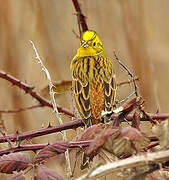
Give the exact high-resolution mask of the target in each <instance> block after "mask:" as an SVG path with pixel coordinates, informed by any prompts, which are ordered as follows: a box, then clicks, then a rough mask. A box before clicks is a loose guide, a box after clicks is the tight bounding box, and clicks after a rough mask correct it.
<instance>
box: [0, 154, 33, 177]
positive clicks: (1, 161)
mask: <svg viewBox="0 0 169 180" xmlns="http://www.w3.org/2000/svg"><path fill="white" fill-rule="evenodd" d="M29 162H30V161H29V157H28V155H27V154H25V153H20V152H19V153H11V154H8V155H3V156H2V157H1V158H0V172H1V173H7V174H11V173H12V172H13V171H17V172H19V171H20V170H24V169H26V168H27V167H28V166H29Z"/></svg>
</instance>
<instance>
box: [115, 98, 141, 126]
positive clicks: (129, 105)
mask: <svg viewBox="0 0 169 180" xmlns="http://www.w3.org/2000/svg"><path fill="white" fill-rule="evenodd" d="M141 101H142V99H141V98H140V97H137V98H136V97H135V98H133V99H130V100H129V101H127V102H126V103H125V105H124V106H123V109H122V111H121V112H120V113H119V115H118V116H117V117H116V118H115V119H114V120H113V122H112V125H113V126H119V125H120V123H121V122H122V121H123V120H124V118H125V117H126V116H127V115H128V114H129V113H131V112H132V111H133V110H134V109H135V108H136V107H137V106H138V105H140V104H141Z"/></svg>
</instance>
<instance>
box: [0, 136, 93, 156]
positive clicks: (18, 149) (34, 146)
mask: <svg viewBox="0 0 169 180" xmlns="http://www.w3.org/2000/svg"><path fill="white" fill-rule="evenodd" d="M91 141H92V140H88V141H77V142H69V143H68V148H82V147H87V146H89V144H90V143H91ZM57 143H58V144H59V142H57ZM48 145H49V144H27V145H20V146H12V147H11V148H8V149H3V150H0V156H2V155H4V154H9V153H14V152H21V151H37V150H40V149H44V148H45V147H46V146H48Z"/></svg>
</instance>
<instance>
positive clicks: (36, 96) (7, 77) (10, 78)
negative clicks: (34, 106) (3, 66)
mask: <svg viewBox="0 0 169 180" xmlns="http://www.w3.org/2000/svg"><path fill="white" fill-rule="evenodd" d="M0 78H3V79H5V80H8V81H9V82H11V83H12V84H13V85H15V86H17V87H19V88H20V89H23V90H24V91H25V93H28V94H29V95H31V96H32V97H33V98H34V99H36V100H37V101H39V102H40V104H41V105H42V106H48V107H50V108H53V106H52V103H51V102H50V101H48V100H47V99H45V98H44V97H42V96H41V95H40V94H39V93H37V92H36V91H34V90H33V87H30V86H29V85H27V84H26V83H24V82H21V81H20V80H18V79H17V78H15V77H13V76H12V75H9V74H7V73H6V72H4V71H1V70H0ZM57 109H58V111H59V112H60V113H64V114H66V115H68V116H71V117H74V114H73V113H72V112H71V111H70V110H68V109H66V108H63V107H61V106H59V105H57Z"/></svg>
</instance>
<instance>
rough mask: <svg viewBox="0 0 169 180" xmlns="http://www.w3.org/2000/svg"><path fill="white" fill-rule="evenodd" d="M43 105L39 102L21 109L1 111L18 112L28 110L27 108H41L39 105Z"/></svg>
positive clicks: (4, 111) (2, 111) (0, 111)
mask: <svg viewBox="0 0 169 180" xmlns="http://www.w3.org/2000/svg"><path fill="white" fill-rule="evenodd" d="M42 106H43V105H42V104H37V105H33V106H29V107H24V108H19V109H12V110H0V113H18V112H22V111H27V110H31V109H35V108H39V107H42Z"/></svg>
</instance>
